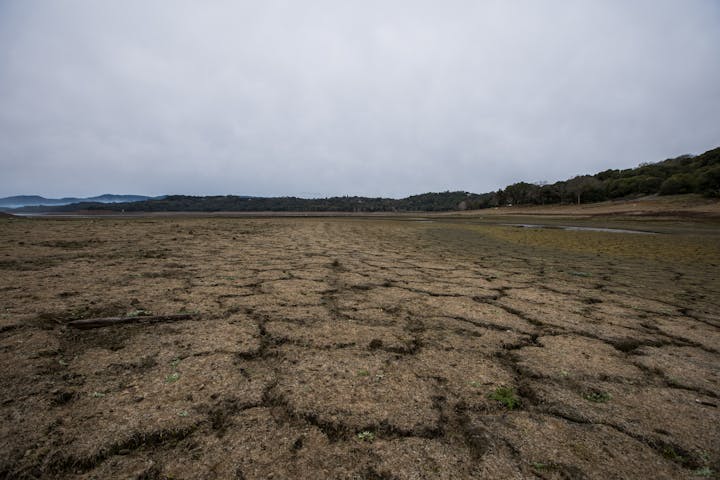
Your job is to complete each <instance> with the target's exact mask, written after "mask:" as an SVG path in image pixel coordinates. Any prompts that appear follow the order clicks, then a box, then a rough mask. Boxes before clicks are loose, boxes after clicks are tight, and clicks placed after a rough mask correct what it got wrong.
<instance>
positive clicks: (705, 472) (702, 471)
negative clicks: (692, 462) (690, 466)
mask: <svg viewBox="0 0 720 480" xmlns="http://www.w3.org/2000/svg"><path fill="white" fill-rule="evenodd" d="M693 475H695V476H696V477H712V476H713V475H715V471H713V469H712V468H710V467H702V468H698V469H697V470H695V471H694V472H693Z"/></svg>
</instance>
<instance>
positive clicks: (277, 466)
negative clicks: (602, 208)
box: [0, 217, 720, 480]
mask: <svg viewBox="0 0 720 480" xmlns="http://www.w3.org/2000/svg"><path fill="white" fill-rule="evenodd" d="M503 221H507V220H503ZM512 221H513V223H518V222H519V221H527V222H528V223H538V221H535V220H533V219H532V218H529V219H520V220H517V219H513V220H512ZM633 221H635V220H632V221H631V220H628V221H625V222H624V223H623V224H622V225H621V227H623V228H630V229H632V228H633V223H632V222H633ZM637 221H638V222H640V220H637ZM568 222H570V220H568V219H563V224H568ZM693 222H696V223H693ZM583 225H586V226H587V225H589V226H592V224H588V222H587V221H586V222H585V223H584V224H583ZM600 226H601V227H602V226H603V225H600ZM641 227H642V229H646V230H647V229H650V230H653V231H659V232H660V233H659V234H657V235H628V234H621V233H617V232H607V231H592V230H570V231H568V230H562V229H530V228H517V227H512V226H507V225H501V224H487V223H483V222H482V221H473V220H472V219H468V217H465V218H462V219H461V218H450V217H433V221H430V222H419V221H414V219H404V218H402V217H388V218H353V217H350V218H328V217H325V218H285V217H265V218H219V217H218V218H215V217H169V218H161V217H151V218H143V217H140V218H132V219H123V218H118V219H113V218H103V219H92V218H82V219H65V218H64V219H43V218H34V219H0V293H1V297H0V298H1V299H2V304H1V305H0V307H1V310H0V355H1V358H2V361H0V387H1V388H0V416H1V419H2V420H1V421H0V478H13V479H16V478H17V479H24V478H28V479H29V478H38V479H51V478H52V479H55V478H61V479H78V480H79V479H111V478H123V479H125V478H137V479H242V480H252V479H265V478H274V479H283V478H292V479H302V478H312V479H324V478H330V479H335V478H337V479H398V480H400V479H407V480H410V479H436V478H437V479H465V478H475V479H480V478H488V479H516V478H517V479H524V478H543V479H632V478H638V479H640V478H655V479H678V478H708V477H709V478H718V471H720V306H719V305H718V304H719V303H720V267H719V265H720V228H719V227H718V225H716V224H712V223H708V222H707V221H705V222H701V221H700V220H685V221H683V222H682V225H681V226H679V227H678V228H677V229H674V227H673V226H672V225H671V224H669V223H668V222H665V223H663V224H660V223H658V224H657V225H655V224H653V223H652V221H651V220H647V221H646V222H644V223H643V224H642V226H641ZM179 314H190V315H185V316H178V315H179ZM158 315H160V316H170V317H167V318H160V320H159V321H151V318H152V317H151V316H158ZM173 315H174V317H173ZM98 317H127V318H128V319H129V321H127V322H125V323H120V324H110V325H107V326H103V327H101V328H92V329H78V328H73V326H72V324H71V323H70V322H72V321H75V320H81V319H91V318H98ZM146 317H147V318H146Z"/></svg>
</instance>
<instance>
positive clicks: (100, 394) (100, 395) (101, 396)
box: [92, 392, 105, 398]
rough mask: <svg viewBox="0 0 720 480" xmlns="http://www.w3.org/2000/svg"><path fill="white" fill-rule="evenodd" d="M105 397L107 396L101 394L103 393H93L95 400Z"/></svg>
mask: <svg viewBox="0 0 720 480" xmlns="http://www.w3.org/2000/svg"><path fill="white" fill-rule="evenodd" d="M104 396H105V394H104V393H101V392H93V393H92V397H93V398H103V397H104Z"/></svg>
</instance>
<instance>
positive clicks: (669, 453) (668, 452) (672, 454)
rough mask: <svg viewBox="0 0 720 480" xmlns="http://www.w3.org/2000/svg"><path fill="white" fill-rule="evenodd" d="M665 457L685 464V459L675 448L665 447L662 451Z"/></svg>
mask: <svg viewBox="0 0 720 480" xmlns="http://www.w3.org/2000/svg"><path fill="white" fill-rule="evenodd" d="M662 455H663V457H665V458H667V459H668V460H672V461H673V462H676V463H680V464H682V463H685V457H683V456H682V455H680V454H679V453H678V452H676V451H675V449H674V448H673V447H665V448H664V449H663V451H662Z"/></svg>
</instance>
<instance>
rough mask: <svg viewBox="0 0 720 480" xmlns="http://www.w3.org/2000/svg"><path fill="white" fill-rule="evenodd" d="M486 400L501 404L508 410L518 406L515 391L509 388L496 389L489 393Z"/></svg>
mask: <svg viewBox="0 0 720 480" xmlns="http://www.w3.org/2000/svg"><path fill="white" fill-rule="evenodd" d="M488 398H489V399H490V400H495V401H497V402H500V403H502V404H503V405H505V407H506V408H507V409H508V410H513V409H514V408H517V407H519V406H520V399H519V398H518V397H517V396H516V395H515V391H514V390H513V389H512V388H509V387H498V388H496V389H495V391H494V392H490V394H489V395H488Z"/></svg>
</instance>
